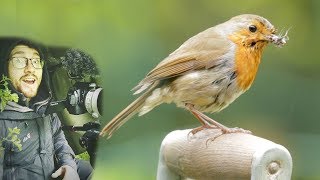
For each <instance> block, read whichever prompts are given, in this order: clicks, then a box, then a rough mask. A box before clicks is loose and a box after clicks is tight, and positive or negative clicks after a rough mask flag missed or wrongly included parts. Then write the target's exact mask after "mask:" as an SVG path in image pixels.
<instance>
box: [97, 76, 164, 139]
mask: <svg viewBox="0 0 320 180" xmlns="http://www.w3.org/2000/svg"><path fill="white" fill-rule="evenodd" d="M157 85H158V83H157V82H156V83H154V84H153V85H152V86H151V87H150V88H149V89H148V90H147V91H146V92H144V93H143V94H142V95H141V96H140V97H138V98H137V99H136V100H135V101H133V102H132V103H131V104H130V105H129V106H127V107H126V108H125V109H124V110H122V111H121V112H120V113H119V114H118V115H116V116H115V117H114V118H113V119H112V120H111V121H110V122H109V123H108V124H107V125H105V126H104V128H103V129H102V130H101V132H100V136H105V135H107V138H108V139H109V138H110V137H111V136H112V134H113V133H114V132H115V131H116V130H118V129H119V128H120V127H121V126H122V125H123V124H124V123H126V122H127V121H128V120H129V119H130V118H131V117H132V116H134V115H135V114H136V113H138V112H139V110H140V109H141V108H142V106H143V105H144V103H145V100H146V99H147V98H148V97H149V95H150V94H151V93H152V91H153V90H154V89H155V88H156V87H157Z"/></svg>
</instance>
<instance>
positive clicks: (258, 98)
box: [0, 0, 320, 180]
mask: <svg viewBox="0 0 320 180" xmlns="http://www.w3.org/2000/svg"><path fill="white" fill-rule="evenodd" d="M0 2H1V4H0V23H1V27H0V36H2V37H5V36H20V37H26V38H31V39H33V40H37V41H40V42H43V43H45V44H47V45H54V46H64V47H65V46H67V47H74V48H80V49H82V50H83V51H85V52H87V53H88V54H90V55H91V56H93V58H94V59H95V60H96V62H97V63H98V65H99V68H100V70H101V74H102V81H103V85H104V89H105V90H104V93H105V94H104V95H105V96H104V97H105V99H104V109H105V111H104V114H105V115H104V118H103V119H101V120H102V124H103V125H104V124H105V123H106V122H107V121H109V120H110V119H111V118H112V117H113V116H115V115H116V114H117V113H118V112H120V110H122V109H123V108H124V107H125V106H126V105H128V104H129V103H130V102H131V101H132V100H134V98H135V97H134V96H132V95H131V92H130V89H131V88H132V87H134V86H135V85H136V84H137V83H138V82H139V81H140V80H141V79H142V78H143V77H144V76H145V74H146V73H147V72H148V71H149V70H151V68H153V67H154V66H155V65H156V64H157V63H158V62H160V61H161V60H162V59H163V58H165V57H166V56H167V55H168V54H169V53H170V52H172V51H173V50H175V49H176V48H177V47H178V46H179V45H180V44H181V43H183V42H184V41H185V40H186V39H188V38H189V37H191V36H193V35H195V34H196V33H198V32H200V31H203V30H205V29H206V28H209V27H211V26H214V25H216V24H218V23H221V22H224V21H226V20H228V19H229V18H231V17H232V16H235V15H239V14H243V13H253V14H258V15H261V16H264V17H266V18H267V19H268V20H269V21H271V22H272V23H273V24H274V25H275V26H276V27H277V28H278V29H280V30H281V29H284V30H285V29H287V28H289V27H291V30H290V33H289V36H290V40H289V42H288V43H287V45H286V46H285V47H283V48H276V47H274V46H272V45H271V46H269V47H268V48H267V49H266V51H265V53H264V56H263V59H262V63H261V66H260V69H259V73H258V76H257V78H256V80H255V83H254V85H253V86H252V87H251V89H250V90H249V91H248V92H247V93H245V94H244V95H242V96H241V97H240V98H239V99H237V100H236V101H235V102H234V103H233V104H231V105H230V106H229V107H228V108H227V109H225V110H223V111H222V112H220V113H219V114H213V115H210V116H211V117H213V118H214V119H216V120H218V121H220V122H222V123H223V124H225V125H227V126H230V127H233V126H238V127H242V128H245V129H249V130H251V131H253V132H254V134H255V135H257V136H260V137H263V138H266V139H269V140H271V141H274V142H276V143H279V144H282V145H284V146H285V147H286V148H287V149H288V150H289V151H290V153H291V155H292V157H293V165H294V168H293V177H292V179H303V180H307V179H308V180H309V179H320V165H319V162H320V156H319V152H320V128H319V127H320V122H319V120H320V118H319V117H320V116H319V110H320V105H319V104H320V95H319V92H320V81H319V80H320V75H319V71H320V61H319V57H317V55H318V54H319V46H318V44H319V42H320V38H319V33H320V1H318V0H309V1H302V0H300V1H299V0H294V1H291V0H283V1H269V0H268V1H267V0H265V1H253V0H252V1H232V0H223V1H210V0H197V1H194V0H184V1H182V0H181V1H172V0H161V1H151V0H137V1H123V0H109V1H101V0H100V1H98V0H97V1H87V0H86V1H84V0H83V1H82V0H55V1H53V0H51V1H50V0H47V1H43V0H1V1H0ZM197 126H199V123H198V122H197V121H196V120H195V119H194V117H193V116H192V115H191V114H190V113H189V112H187V111H185V110H183V109H179V108H176V107H175V105H172V104H171V105H161V106H160V107H158V108H156V109H154V110H153V111H151V112H150V113H148V114H146V115H145V116H142V117H134V118H133V119H132V120H131V121H129V122H128V123H127V124H125V126H123V127H122V128H121V129H120V130H119V131H118V132H116V134H114V136H113V137H112V138H111V139H110V140H106V139H101V141H100V143H99V150H98V159H97V164H96V170H95V175H94V179H99V180H100V179H112V180H118V179H119V180H122V179H130V180H131V179H132V180H144V179H145V180H149V179H155V178H156V169H157V161H158V153H159V147H160V144H161V141H162V139H163V138H164V137H165V135H166V134H168V133H169V132H170V131H173V130H175V129H187V128H194V127H197Z"/></svg>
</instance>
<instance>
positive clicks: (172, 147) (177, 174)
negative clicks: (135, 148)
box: [157, 129, 292, 180]
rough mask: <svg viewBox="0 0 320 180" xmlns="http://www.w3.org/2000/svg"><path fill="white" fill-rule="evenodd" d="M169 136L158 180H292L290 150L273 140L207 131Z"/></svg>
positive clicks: (162, 153)
mask: <svg viewBox="0 0 320 180" xmlns="http://www.w3.org/2000/svg"><path fill="white" fill-rule="evenodd" d="M190 131H191V129H187V130H176V131H173V132H171V133H169V134H168V135H167V136H166V137H165V138H164V140H163V141H162V144H161V149H160V156H159V163H158V172H157V180H176V179H181V180H185V179H204V180H207V179H215V180H216V179H218V180H219V179H221V180H224V179H227V180H232V179H237V180H241V179H253V180H276V179H277V180H290V178H291V173H292V158H291V155H290V153H289V151H288V150H287V149H286V148H285V147H283V146H281V145H279V144H276V143H274V142H271V141H269V140H266V139H263V138H260V137H257V136H254V135H251V134H244V133H232V134H224V135H221V136H219V137H218V138H216V139H214V140H213V141H212V140H210V138H213V137H216V136H217V135H219V134H221V131H220V130H218V129H205V130H202V131H200V132H198V133H196V134H195V135H192V134H191V133H189V132H190Z"/></svg>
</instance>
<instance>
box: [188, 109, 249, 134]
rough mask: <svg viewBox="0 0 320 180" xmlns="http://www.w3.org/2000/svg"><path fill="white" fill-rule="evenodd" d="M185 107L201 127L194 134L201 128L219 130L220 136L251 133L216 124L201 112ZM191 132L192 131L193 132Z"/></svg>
mask: <svg viewBox="0 0 320 180" xmlns="http://www.w3.org/2000/svg"><path fill="white" fill-rule="evenodd" d="M186 107H187V108H188V109H189V110H190V111H191V113H192V114H193V115H194V116H195V117H196V118H197V119H198V120H199V121H200V122H201V124H202V126H201V127H199V128H196V129H194V130H195V133H197V132H199V131H201V130H202V129H203V128H218V129H221V131H222V134H229V133H247V134H251V131H248V130H244V129H242V128H238V127H235V128H228V127H226V126H224V125H223V124H220V123H218V122H217V121H215V120H213V119H211V118H210V117H208V116H206V115H205V114H203V113H202V112H200V111H198V110H196V109H195V108H194V106H193V105H191V104H186ZM194 130H192V131H194ZM195 133H193V134H195Z"/></svg>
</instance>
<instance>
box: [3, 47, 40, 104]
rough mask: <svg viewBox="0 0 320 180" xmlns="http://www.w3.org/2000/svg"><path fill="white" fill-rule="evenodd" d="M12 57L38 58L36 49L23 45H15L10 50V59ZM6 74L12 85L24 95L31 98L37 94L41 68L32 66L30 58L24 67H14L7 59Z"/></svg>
mask: <svg viewBox="0 0 320 180" xmlns="http://www.w3.org/2000/svg"><path fill="white" fill-rule="evenodd" d="M13 57H26V58H28V59H33V58H40V55H39V53H38V51H37V50H35V49H32V48H30V47H28V46H25V45H17V46H15V47H14V49H13V50H12V51H11V54H10V59H11V58H13ZM8 74H9V78H10V79H11V82H12V84H13V87H14V88H15V89H16V90H17V91H19V92H21V93H22V94H23V95H24V96H25V97H27V98H29V99H30V98H32V97H35V96H36V95H37V92H38V88H39V85H40V83H41V80H42V68H40V69H36V68H34V67H33V65H32V63H31V60H28V63H27V66H26V67H24V68H20V69H19V68H16V67H14V65H13V61H12V60H9V63H8Z"/></svg>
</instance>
